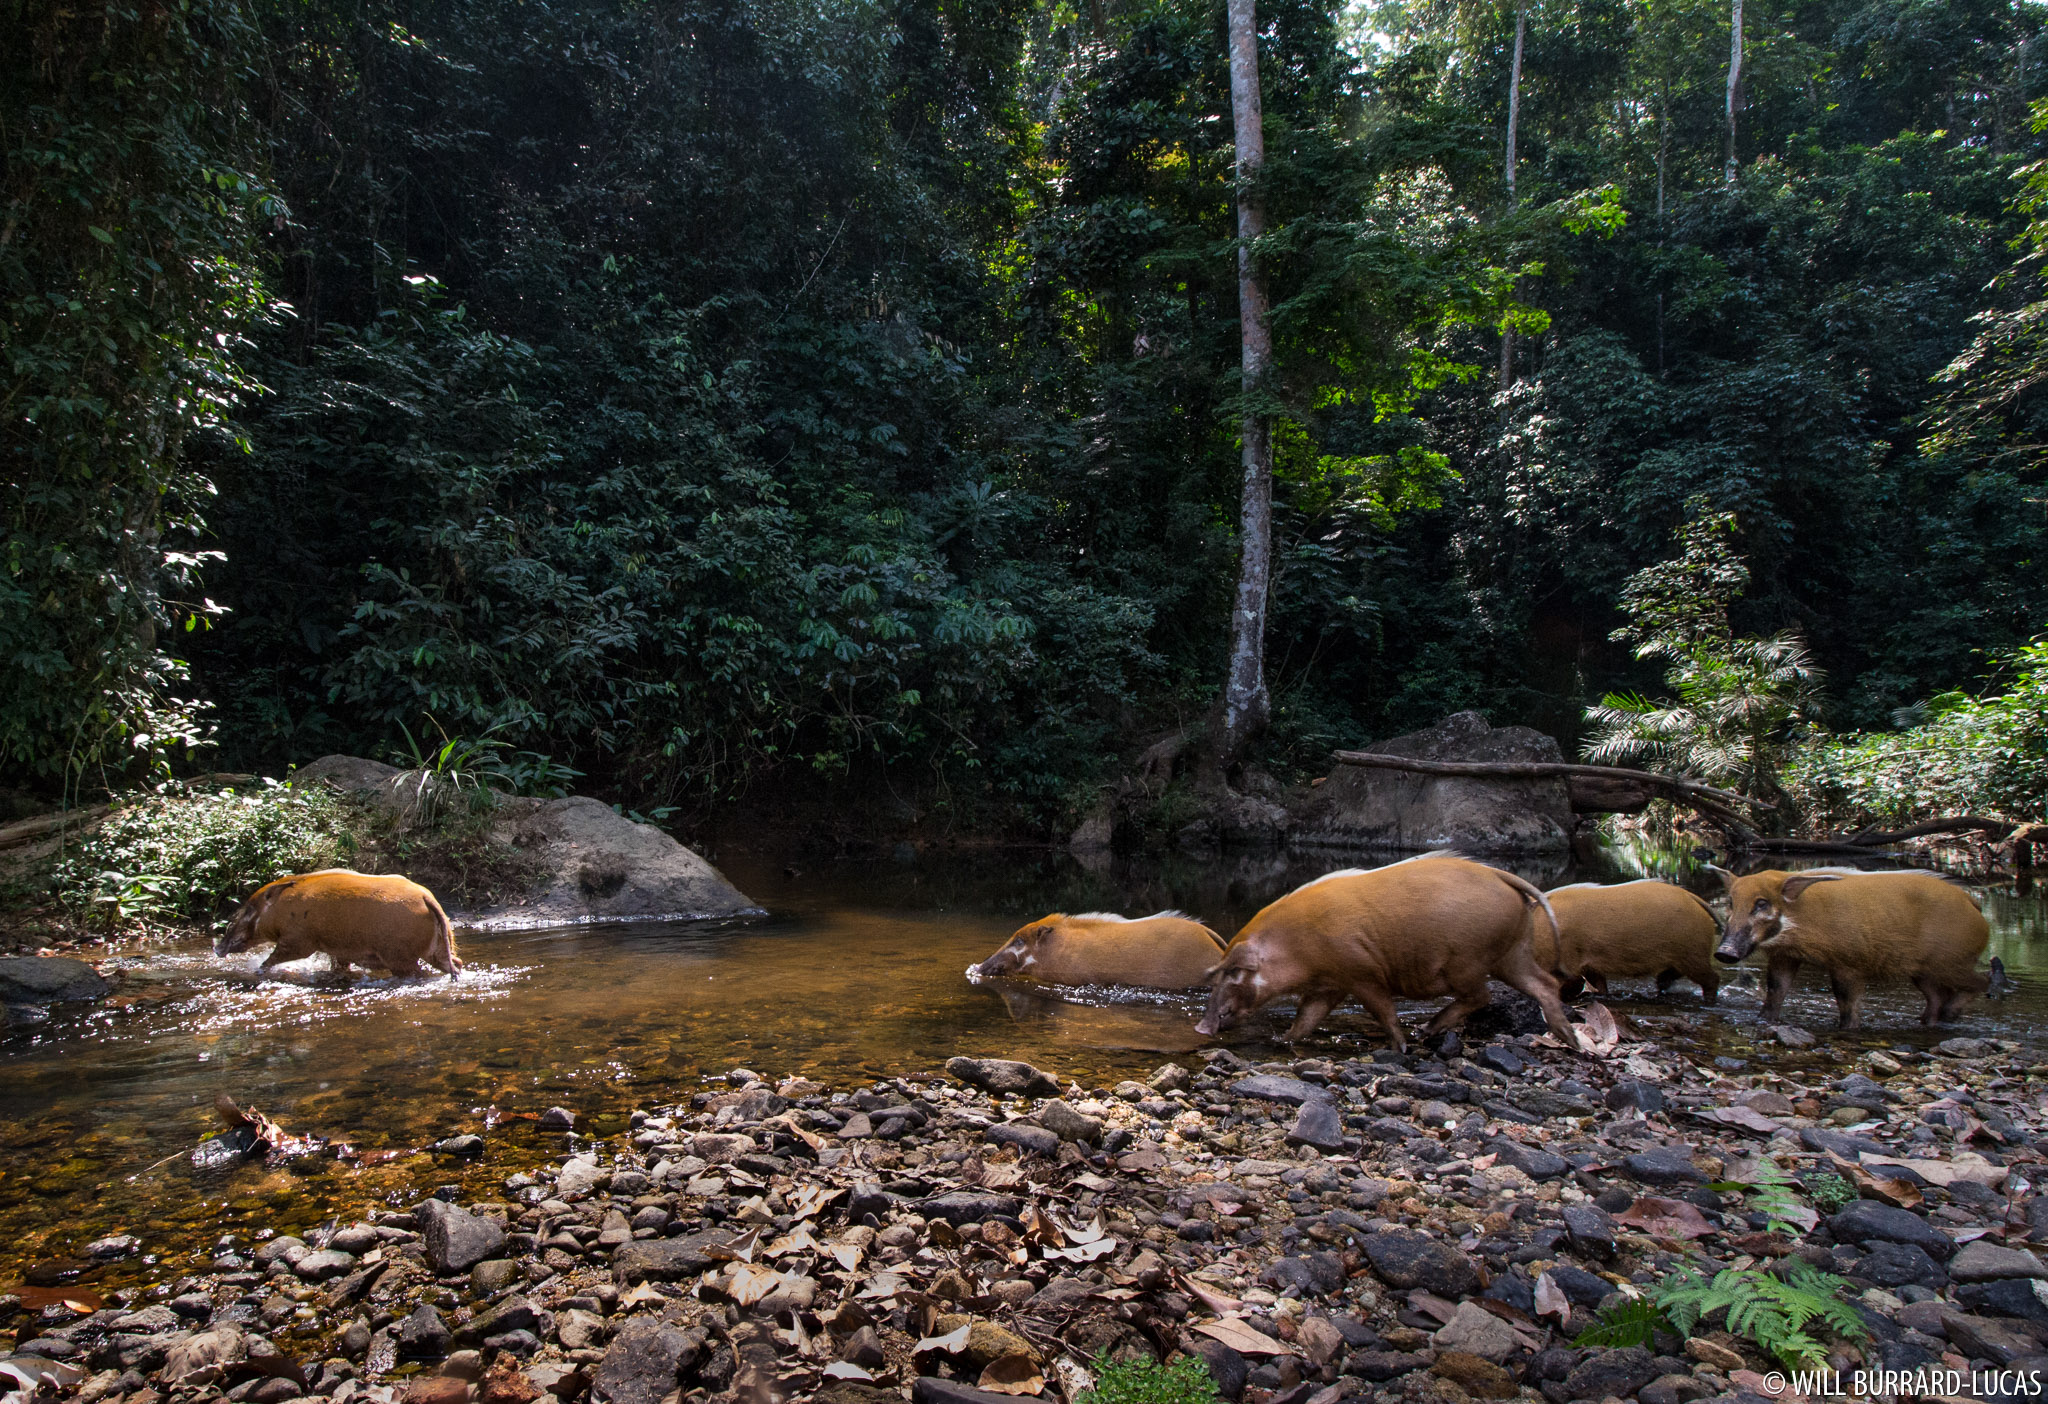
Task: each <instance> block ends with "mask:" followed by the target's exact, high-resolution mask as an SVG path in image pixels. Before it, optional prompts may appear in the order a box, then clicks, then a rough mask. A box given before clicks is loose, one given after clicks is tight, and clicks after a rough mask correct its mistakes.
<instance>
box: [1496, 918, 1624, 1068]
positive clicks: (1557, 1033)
mask: <svg viewBox="0 0 2048 1404" xmlns="http://www.w3.org/2000/svg"><path fill="white" fill-rule="evenodd" d="M1493 973H1494V974H1495V975H1498V976H1499V977H1500V978H1501V980H1502V981H1503V982H1505V983H1507V984H1509V985H1512V986H1514V988H1516V989H1518V990H1520V991H1521V992H1522V993H1523V994H1525V995H1527V996H1529V998H1531V999H1533V1000H1535V1001H1536V1003H1537V1005H1538V1006H1539V1007H1540V1008H1541V1009H1542V1010H1543V1022H1544V1023H1545V1024H1546V1025H1548V1026H1549V1028H1550V1035H1551V1037H1552V1038H1555V1039H1556V1040H1557V1041H1558V1042H1559V1043H1562V1044H1563V1045H1564V1046H1565V1047H1566V1048H1569V1049H1572V1050H1574V1051H1576V1050H1577V1049H1578V1046H1579V1036H1578V1035H1577V1034H1575V1033H1573V1032H1572V1021H1571V1020H1570V1019H1568V1018H1566V1017H1565V1012H1564V1001H1563V1000H1561V999H1559V998H1558V997H1557V980H1556V978H1555V977H1553V976H1552V975H1551V974H1550V972H1549V971H1547V970H1545V969H1544V968H1543V967H1542V966H1540V965H1538V964H1537V963H1536V958H1535V957H1534V956H1532V955H1531V954H1529V946H1528V943H1527V942H1522V943H1520V944H1518V945H1516V946H1515V947H1514V949H1513V950H1511V951H1509V952H1508V957H1507V959H1506V960H1503V961H1502V962H1501V963H1500V967H1499V968H1498V969H1496V970H1495V971H1494V972H1493ZM1603 988H1604V982H1603ZM1481 992H1482V993H1484V987H1483V986H1482V987H1481Z"/></svg>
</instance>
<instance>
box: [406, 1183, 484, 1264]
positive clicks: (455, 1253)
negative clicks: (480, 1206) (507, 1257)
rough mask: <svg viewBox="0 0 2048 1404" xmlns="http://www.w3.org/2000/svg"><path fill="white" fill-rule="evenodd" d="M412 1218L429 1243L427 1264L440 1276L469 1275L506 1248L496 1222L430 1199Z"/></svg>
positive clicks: (424, 1239)
mask: <svg viewBox="0 0 2048 1404" xmlns="http://www.w3.org/2000/svg"><path fill="white" fill-rule="evenodd" d="M413 1215H414V1217H415V1218H416V1219H417V1220H418V1221H419V1226H420V1238H421V1239H422V1240H423V1241H424V1242H425V1244H426V1249H427V1263H428V1264H429V1265H430V1266H431V1267H432V1268H433V1269H434V1272H435V1274H436V1275H438V1276H441V1277H451V1276H453V1275H455V1274H456V1273H462V1272H468V1271H469V1270H470V1269H471V1268H473V1267H475V1266H476V1265H477V1264H478V1263H480V1262H482V1261H484V1259H486V1258H495V1257H497V1256H498V1253H499V1251H500V1250H501V1249H503V1248H504V1246H505V1230H504V1229H502V1228H500V1227H499V1226H498V1221H497V1220H496V1219H485V1218H480V1217H478V1216H477V1215H475V1214H472V1213H470V1212H469V1211H468V1210H467V1209H458V1208H456V1207H455V1206H454V1205H453V1204H444V1203H442V1202H441V1201H440V1200H438V1199H429V1200H427V1201H425V1202H424V1203H422V1204H420V1205H419V1206H418V1207H417V1208H415V1209H414V1210H413Z"/></svg>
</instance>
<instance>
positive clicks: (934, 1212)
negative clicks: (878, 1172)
mask: <svg viewBox="0 0 2048 1404" xmlns="http://www.w3.org/2000/svg"><path fill="white" fill-rule="evenodd" d="M1022 1208H1023V1205H1022V1204H1021V1203H1020V1202H1019V1201H1018V1199H1017V1197H1016V1196H1015V1195H1012V1194H990V1193H986V1192H983V1191H979V1190H954V1191H953V1192H952V1193H950V1194H939V1195H933V1196H932V1197H931V1198H930V1199H923V1200H919V1201H918V1204H917V1209H918V1212H919V1213H921V1214H923V1215H924V1216H925V1217H926V1218H927V1219H944V1220H945V1221H946V1222H947V1223H949V1224H951V1225H953V1227H955V1228H958V1227H959V1226H960V1225H962V1224H978V1223H980V1222H981V1221H982V1220H984V1219H996V1218H1003V1219H1014V1218H1016V1217H1017V1213H1018V1211H1019V1210H1020V1209H1022Z"/></svg>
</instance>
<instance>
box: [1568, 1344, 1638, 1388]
mask: <svg viewBox="0 0 2048 1404" xmlns="http://www.w3.org/2000/svg"><path fill="white" fill-rule="evenodd" d="M1655 1361H1656V1357H1655V1356H1653V1355H1651V1354H1650V1352H1649V1351H1647V1350H1645V1349H1644V1348H1643V1347H1641V1346H1624V1347H1623V1348H1621V1349H1619V1350H1601V1351H1595V1352H1594V1353H1593V1354H1592V1355H1590V1356H1588V1357H1587V1358H1586V1359H1584V1360H1582V1361H1580V1362H1579V1363H1578V1364H1577V1365H1575V1366H1573V1367H1572V1371H1571V1373H1570V1374H1568V1375H1566V1376H1565V1377H1564V1393H1565V1397H1566V1398H1567V1399H1606V1398H1609V1397H1613V1398H1616V1399H1626V1398H1628V1397H1629V1396H1630V1395H1632V1394H1634V1393H1635V1392H1636V1391H1637V1390H1639V1389H1641V1388H1642V1387H1643V1386H1644V1385H1646V1384H1648V1383H1649V1382H1650V1381H1651V1380H1654V1379H1655V1378H1657V1375H1658V1373H1659V1371H1658V1369H1657V1366H1656V1364H1655Z"/></svg>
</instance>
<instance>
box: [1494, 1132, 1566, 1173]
mask: <svg viewBox="0 0 2048 1404" xmlns="http://www.w3.org/2000/svg"><path fill="white" fill-rule="evenodd" d="M1486 1149H1487V1150H1488V1151H1489V1152H1491V1153H1492V1154H1493V1156H1494V1158H1495V1160H1496V1162H1497V1163H1499V1164H1501V1165H1512V1166H1514V1168H1515V1169H1517V1170H1519V1171H1521V1172H1522V1173H1523V1174H1524V1175H1527V1176H1528V1177H1529V1178H1530V1179H1532V1180H1554V1179H1556V1178H1558V1177H1559V1176H1560V1175H1562V1174H1564V1173H1565V1172H1566V1171H1567V1170H1569V1169H1571V1166H1570V1165H1568V1164H1567V1163H1566V1162H1565V1158H1564V1157H1563V1156H1561V1155H1553V1154H1552V1153H1551V1152H1549V1151H1547V1150H1542V1149H1539V1148H1538V1147H1536V1146H1525V1145H1523V1144H1522V1143H1521V1142H1520V1141H1517V1140H1515V1139H1514V1138H1513V1137H1511V1136H1501V1137H1498V1138H1497V1139H1495V1140H1492V1141H1489V1142H1488V1143H1487V1146H1486Z"/></svg>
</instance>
